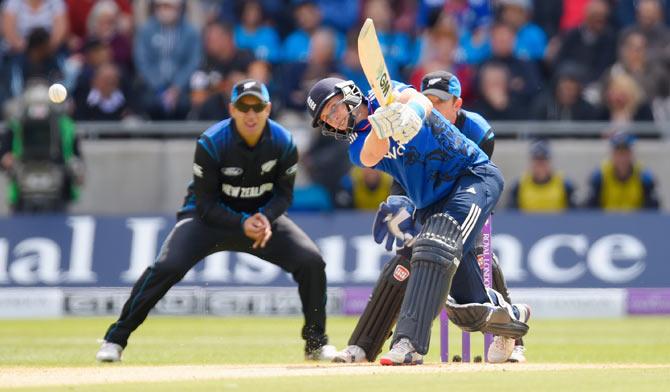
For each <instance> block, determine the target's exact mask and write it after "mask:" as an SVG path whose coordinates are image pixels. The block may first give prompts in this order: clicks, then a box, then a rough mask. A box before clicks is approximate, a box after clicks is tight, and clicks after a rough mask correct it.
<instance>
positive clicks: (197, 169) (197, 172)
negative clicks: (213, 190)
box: [193, 163, 203, 178]
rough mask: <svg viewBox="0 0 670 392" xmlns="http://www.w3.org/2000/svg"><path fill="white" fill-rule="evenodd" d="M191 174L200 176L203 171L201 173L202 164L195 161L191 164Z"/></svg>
mask: <svg viewBox="0 0 670 392" xmlns="http://www.w3.org/2000/svg"><path fill="white" fill-rule="evenodd" d="M193 175H195V176H196V177H200V178H202V176H203V173H202V166H200V165H198V164H197V163H194V164H193Z"/></svg>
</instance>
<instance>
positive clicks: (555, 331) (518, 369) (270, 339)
mask: <svg viewBox="0 0 670 392" xmlns="http://www.w3.org/2000/svg"><path fill="white" fill-rule="evenodd" d="M112 321H113V320H112V319H111V318H68V319H61V320H43V321H42V320H40V321H37V320H21V321H6V320H3V321H0V389H12V390H16V389H19V388H20V390H22V391H28V390H30V391H32V390H34V391H38V390H39V391H44V390H62V391H84V390H86V391H88V390H95V391H140V390H141V391H143V392H149V391H184V390H222V391H243V390H250V391H252V390H253V391H257V390H272V391H300V390H310V391H312V390H313V391H330V390H333V391H340V390H346V391H347V392H352V391H370V390H385V391H395V390H410V389H411V392H417V391H423V390H426V391H428V390H430V391H437V390H439V389H441V388H448V387H449V386H451V388H450V390H480V391H481V390H486V389H489V390H496V391H498V390H501V391H502V390H514V391H526V390H538V391H554V390H555V391H558V390H560V391H562V392H564V391H565V390H566V389H570V390H607V391H618V390H621V391H623V390H627V391H628V390H635V391H646V390H650V391H652V390H658V391H660V390H667V389H666V388H667V386H668V385H670V334H669V333H668V332H670V318H659V317H653V318H652V317H645V318H627V319H615V320H531V331H530V333H529V335H528V336H527V337H526V338H525V340H526V345H527V347H528V351H527V356H528V359H529V364H530V365H529V366H523V365H515V364H506V365H497V366H494V365H482V364H473V365H464V364H450V365H443V366H441V367H438V366H423V367H413V368H408V367H403V368H391V369H389V368H381V367H379V366H376V365H366V366H348V365H339V366H338V365H327V366H323V365H320V366H316V365H313V364H312V363H308V362H305V361H304V360H303V357H302V347H303V346H302V345H303V342H302V340H301V339H300V336H299V331H300V327H301V320H300V319H299V318H258V317H257V318H215V317H200V318H197V317H189V318H186V317H183V318H172V317H170V318H168V317H149V319H148V320H147V322H146V323H145V324H144V325H142V327H141V328H140V329H139V330H138V331H137V332H136V333H135V334H134V335H133V336H132V338H131V339H130V344H129V346H128V349H127V350H126V351H125V352H124V358H123V359H124V360H123V363H122V364H106V365H101V364H97V363H95V360H94V356H95V352H96V350H97V348H98V343H97V342H96V339H99V338H100V337H101V335H102V334H103V332H104V331H105V329H106V327H107V326H108V324H109V323H111V322H112ZM355 322H356V319H355V318H346V317H331V318H329V319H328V333H329V335H330V337H331V343H333V344H335V345H336V346H337V347H338V348H341V347H343V346H344V345H346V342H347V339H348V336H349V333H350V332H351V330H352V328H353V326H354V325H355ZM435 327H436V328H434V330H433V332H434V333H433V340H432V342H433V344H432V348H431V351H430V353H429V354H428V356H427V357H426V362H427V363H432V364H437V363H438V362H439V337H438V335H437V333H438V329H437V325H435ZM451 341H452V343H454V344H453V345H452V355H453V354H454V353H457V352H458V353H460V347H459V343H460V333H459V331H458V330H457V329H456V328H451ZM472 346H473V348H474V350H475V352H473V356H474V355H476V354H479V353H480V352H481V351H482V339H481V335H479V334H477V335H473V345H472ZM159 365H160V366H159ZM171 365H194V366H181V367H178V366H171ZM253 365H258V366H253ZM216 366H219V367H216ZM419 368H423V369H419ZM161 369H162V370H164V371H165V379H166V380H170V381H169V382H157V381H156V380H155V379H151V374H153V373H152V372H153V371H154V370H156V371H160V370H161ZM414 369H416V370H414ZM210 370H211V371H210ZM115 372H116V373H117V374H123V375H124V377H126V376H127V377H128V378H129V380H127V382H124V383H117V382H116V381H117V380H115V376H114V374H115ZM189 372H193V373H192V376H189V375H190V374H191V373H189ZM217 373H219V374H220V375H221V376H220V379H212V378H217V377H219V376H218V375H217ZM303 373H305V374H303ZM156 374H158V376H156V375H154V376H153V377H154V378H155V377H159V378H158V380H162V378H160V377H161V376H160V373H156ZM59 375H60V376H61V378H58V376H59ZM176 375H178V376H176ZM135 376H136V378H135ZM144 376H146V377H144ZM52 377H54V378H53V379H52ZM174 377H177V378H176V379H175V378H174ZM54 379H56V380H59V381H53V380H54ZM50 380H51V381H50ZM140 381H143V382H140ZM58 383H60V384H63V385H62V386H48V387H47V386H46V385H47V384H58ZM438 388H439V389H438Z"/></svg>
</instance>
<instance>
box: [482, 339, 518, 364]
mask: <svg viewBox="0 0 670 392" xmlns="http://www.w3.org/2000/svg"><path fill="white" fill-rule="evenodd" d="M513 351H514V339H513V338H506V337H504V336H494V337H493V343H491V345H490V346H489V351H488V352H487V353H486V358H487V360H488V361H489V362H490V363H503V362H507V360H508V359H509V357H510V356H511V355H512V352H513Z"/></svg>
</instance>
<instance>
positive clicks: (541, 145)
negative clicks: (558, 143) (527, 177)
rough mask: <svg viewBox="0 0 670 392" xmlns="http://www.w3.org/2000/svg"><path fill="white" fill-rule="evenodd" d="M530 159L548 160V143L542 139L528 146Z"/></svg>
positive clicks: (549, 154) (549, 151) (549, 155)
mask: <svg viewBox="0 0 670 392" xmlns="http://www.w3.org/2000/svg"><path fill="white" fill-rule="evenodd" d="M530 157H531V158H533V159H549V158H550V157H551V149H550V148H549V142H548V141H546V140H544V139H537V140H535V141H533V142H532V143H531V144H530Z"/></svg>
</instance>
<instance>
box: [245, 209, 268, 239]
mask: <svg viewBox="0 0 670 392" xmlns="http://www.w3.org/2000/svg"><path fill="white" fill-rule="evenodd" d="M242 229H243V230H244V235H246V236H247V237H249V238H251V239H252V240H254V241H255V240H256V239H258V237H260V235H261V234H263V231H264V229H265V225H264V223H263V220H262V219H260V217H259V216H258V214H254V215H252V216H250V217H248V218H247V220H245V221H244V224H243V225H242Z"/></svg>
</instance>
